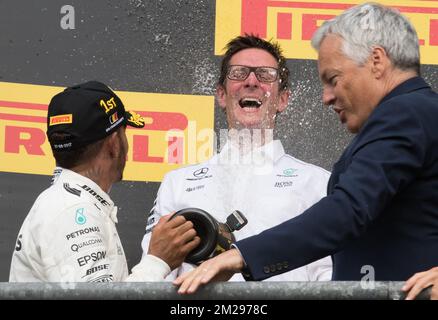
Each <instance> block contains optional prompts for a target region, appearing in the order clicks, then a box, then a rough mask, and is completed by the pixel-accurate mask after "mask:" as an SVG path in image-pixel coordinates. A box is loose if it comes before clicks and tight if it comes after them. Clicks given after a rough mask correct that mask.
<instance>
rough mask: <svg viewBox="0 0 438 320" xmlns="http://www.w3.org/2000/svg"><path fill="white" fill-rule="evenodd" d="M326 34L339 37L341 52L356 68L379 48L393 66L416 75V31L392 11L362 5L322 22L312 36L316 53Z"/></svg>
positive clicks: (377, 5)
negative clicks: (383, 51)
mask: <svg viewBox="0 0 438 320" xmlns="http://www.w3.org/2000/svg"><path fill="white" fill-rule="evenodd" d="M328 34H335V35H338V36H340V37H341V38H342V39H343V47H342V50H343V53H344V54H345V55H346V56H347V57H348V58H350V59H351V60H353V61H355V62H356V63H357V64H359V65H363V64H364V63H365V62H366V61H367V59H368V58H369V56H370V54H371V52H372V50H373V47H375V46H380V47H382V48H384V49H385V51H386V54H387V55H388V57H389V59H390V60H391V62H392V64H393V65H394V66H395V67H397V68H399V69H402V70H414V71H416V72H417V74H419V73H420V51H419V44H418V36H417V32H416V31H415V28H414V27H413V26H412V24H411V23H410V22H409V20H408V19H407V18H406V17H404V16H403V15H401V14H400V13H399V12H398V11H396V10H394V9H392V8H389V7H385V6H382V5H380V4H377V3H364V4H361V5H358V6H354V7H352V8H350V9H348V10H346V11H345V12H343V13H342V14H341V15H339V16H337V17H335V18H333V19H332V20H329V21H326V22H325V23H324V24H323V25H322V26H321V27H320V28H319V29H318V30H317V31H316V32H315V34H314V35H313V37H312V46H313V47H314V48H315V49H316V50H317V51H318V50H319V47H320V45H321V42H322V41H323V40H324V38H325V37H326V36H327V35H328Z"/></svg>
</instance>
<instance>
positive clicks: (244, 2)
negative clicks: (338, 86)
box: [215, 0, 438, 64]
mask: <svg viewBox="0 0 438 320" xmlns="http://www.w3.org/2000/svg"><path fill="white" fill-rule="evenodd" d="M363 2H364V1H355V0H348V1H342V0H337V1H326V0H321V1H289V0H275V1H273V0H216V34H215V54H216V55H220V54H222V53H223V48H224V47H225V45H226V44H227V42H228V41H229V40H230V39H232V38H233V37H236V36H238V35H243V34H245V33H249V34H251V33H253V34H257V35H259V36H260V37H262V38H265V39H274V40H276V41H278V42H279V43H280V45H281V46H282V48H283V50H284V54H285V55H286V57H287V58H290V59H316V58H317V55H316V52H315V50H314V49H313V48H312V46H311V45H310V40H311V38H312V35H313V33H314V32H315V30H316V29H317V28H318V27H319V26H320V25H321V24H322V23H323V22H324V21H325V20H328V19H331V18H333V17H335V16H337V15H339V14H340V13H341V12H342V11H344V10H346V9H348V8H350V7H351V6H354V5H357V4H360V3H363ZM375 2H378V3H382V4H385V5H388V6H391V7H393V8H396V9H398V10H399V11H400V12H402V13H403V14H404V15H405V16H407V17H408V18H409V19H410V21H411V22H412V23H413V24H414V26H415V28H416V30H417V32H418V36H419V39H420V52H421V63H423V64H438V1H403V0H401V1H399V0H397V1H393V0H380V1H375Z"/></svg>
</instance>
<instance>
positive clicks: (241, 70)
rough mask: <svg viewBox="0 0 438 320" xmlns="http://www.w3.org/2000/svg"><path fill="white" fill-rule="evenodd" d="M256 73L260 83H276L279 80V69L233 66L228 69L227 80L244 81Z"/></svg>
mask: <svg viewBox="0 0 438 320" xmlns="http://www.w3.org/2000/svg"><path fill="white" fill-rule="evenodd" d="M251 72H254V74H255V76H256V78H257V80H259V81H260V82H274V81H275V80H277V78H278V69H277V68H272V67H248V66H240V65H232V66H229V67H228V72H227V78H228V79H230V80H236V81H244V80H246V78H248V77H249V75H250V74H251Z"/></svg>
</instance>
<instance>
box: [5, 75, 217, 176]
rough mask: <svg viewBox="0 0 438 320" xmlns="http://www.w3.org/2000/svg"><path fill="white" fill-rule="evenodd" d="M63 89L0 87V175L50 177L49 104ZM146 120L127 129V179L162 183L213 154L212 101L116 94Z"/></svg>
mask: <svg viewBox="0 0 438 320" xmlns="http://www.w3.org/2000/svg"><path fill="white" fill-rule="evenodd" d="M63 89H64V88H61V87H51V86H41V85H29V84H19V83H7V82H0V171H3V172H16V173H32V174H51V173H52V171H53V168H54V166H55V161H54V159H53V156H52V152H51V150H50V145H49V144H48V142H47V138H46V133H45V132H46V130H47V105H48V104H49V102H50V99H51V98H52V97H53V96H54V95H55V94H57V93H58V92H60V91H62V90H63ZM116 93H117V94H118V95H119V97H120V99H121V100H122V101H123V103H124V105H125V108H126V109H127V110H133V111H135V112H137V113H138V114H140V115H142V116H143V117H145V119H146V125H145V127H144V128H141V129H139V128H132V127H128V130H127V131H126V132H127V136H128V141H129V152H128V161H127V163H126V168H125V172H124V179H125V180H135V181H161V180H162V178H163V176H164V174H165V173H166V172H168V171H169V170H172V169H176V168H177V167H179V166H181V165H186V164H193V163H198V162H201V161H205V160H206V159H208V158H209V157H211V156H212V155H213V143H214V132H213V124H214V97H212V96H198V95H176V94H152V93H141V92H126V91H116Z"/></svg>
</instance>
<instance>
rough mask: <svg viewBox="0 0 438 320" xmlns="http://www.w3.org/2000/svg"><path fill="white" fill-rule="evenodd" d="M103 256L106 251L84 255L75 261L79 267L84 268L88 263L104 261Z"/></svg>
mask: <svg viewBox="0 0 438 320" xmlns="http://www.w3.org/2000/svg"><path fill="white" fill-rule="evenodd" d="M105 256H106V251H98V252H93V253H90V254H86V255H85V256H83V257H80V258H78V259H77V260H78V265H79V266H80V267H82V266H85V265H86V264H87V263H88V262H90V261H93V262H96V261H99V260H102V259H105Z"/></svg>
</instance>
